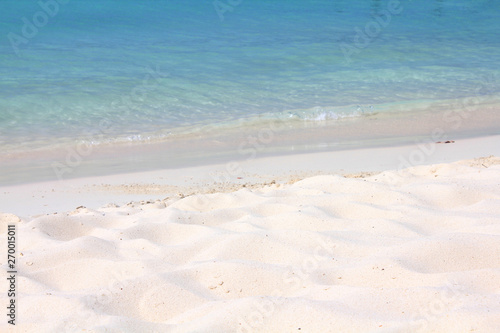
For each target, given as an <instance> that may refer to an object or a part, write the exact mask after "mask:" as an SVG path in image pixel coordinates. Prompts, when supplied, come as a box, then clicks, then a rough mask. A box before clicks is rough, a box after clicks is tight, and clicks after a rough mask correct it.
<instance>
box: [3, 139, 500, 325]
mask: <svg viewBox="0 0 500 333" xmlns="http://www.w3.org/2000/svg"><path fill="white" fill-rule="evenodd" d="M452 146H453V145H447V146H446V147H444V146H443V148H438V149H452V148H451V147H452ZM455 147H456V146H455ZM490 148H491V147H490ZM479 150H480V148H479V147H478V149H477V151H479ZM472 151H473V150H470V152H472ZM345 154H349V153H347V152H345ZM357 154H358V156H359V152H358V153H357ZM443 154H444V153H443ZM344 156H346V155H344ZM365 156H366V154H365ZM281 160H282V161H284V163H287V162H286V161H287V158H281ZM392 163H393V164H394V161H393V162H392ZM246 166H247V168H246V170H247V173H250V171H248V170H251V169H250V165H249V164H247V165H246ZM337 166H338V165H337ZM379 166H380V165H379ZM323 169H326V168H323ZM354 169H356V168H354ZM311 170H312V169H311ZM327 171H328V170H327ZM354 171H355V172H357V171H359V170H353V172H354ZM365 171H372V169H367V170H365ZM172 172H173V171H172ZM358 176H360V175H351V176H350V177H342V176H339V175H320V176H313V177H309V178H305V179H303V180H300V181H297V182H295V183H292V184H279V183H280V181H277V183H278V184H272V185H269V186H250V185H251V184H249V185H248V186H247V187H246V188H241V189H239V190H237V191H236V192H227V193H222V192H218V193H212V194H195V195H190V196H186V197H184V198H180V197H179V196H170V197H169V198H165V199H158V200H151V201H150V202H143V203H140V202H135V203H130V204H120V205H119V206H117V205H108V206H105V207H102V208H99V209H91V208H79V209H75V210H73V211H70V212H65V213H63V212H58V213H57V214H49V215H45V214H44V215H40V216H31V217H30V216H29V215H33V214H31V213H23V212H21V213H19V208H20V207H21V206H22V205H24V206H25V207H26V206H27V205H29V203H28V202H24V203H18V204H17V205H13V206H12V207H13V209H12V210H8V209H3V210H4V211H8V212H14V213H17V215H20V216H21V219H19V218H18V217H16V216H14V215H11V214H3V215H1V217H0V220H1V225H0V231H1V233H2V235H3V236H2V238H1V240H2V244H0V246H1V248H2V249H5V248H6V244H5V237H4V235H5V234H6V230H7V228H6V224H7V223H15V224H16V226H17V236H18V243H17V249H18V270H19V273H18V275H17V279H18V284H17V288H18V290H19V292H20V294H19V295H18V297H17V300H18V303H19V307H18V314H17V326H16V329H17V331H19V332H24V331H26V332H64V331H75V332H76V331H78V332H81V331H86V332H89V331H90V332H123V331H136V332H154V331H156V332H165V331H168V332H235V331H239V332H253V331H255V332H338V331H342V332H375V331H377V332H401V331H411V332H413V331H422V332H429V331H431V332H452V331H453V332H469V331H479V332H498V331H499V330H500V282H499V281H500V158H498V157H489V158H481V159H474V160H467V161H461V162H454V163H446V164H434V165H423V166H416V167H412V168H409V169H405V170H393V171H385V172H382V173H375V174H373V175H371V176H366V177H364V178H363V177H359V178H353V177H358ZM245 177H250V176H249V175H248V174H246V176H245ZM264 178H265V177H264ZM271 178H272V177H271ZM178 181H183V180H182V179H178ZM200 181H201V180H200ZM244 181H245V179H243V180H241V182H244ZM266 181H268V180H266ZM283 181H284V180H283ZM80 182H88V180H80ZM142 182H143V185H140V184H136V185H134V186H132V185H131V186H123V183H122V186H121V187H116V186H115V185H113V184H114V180H110V181H109V182H108V184H109V185H106V186H101V187H93V188H92V187H91V189H90V190H88V191H87V192H88V193H86V194H85V193H84V194H82V201H85V200H88V197H89V196H92V195H95V196H96V197H97V199H96V201H95V202H99V200H104V199H109V198H110V196H115V197H116V196H118V193H122V194H123V193H124V191H125V192H127V191H128V196H125V197H126V199H130V198H131V197H132V196H142V195H144V196H146V197H149V198H154V197H155V195H154V192H155V191H159V192H161V193H163V192H164V191H167V189H166V188H165V187H161V186H160V187H155V186H153V185H152V184H151V183H149V186H146V185H144V184H146V183H147V179H146V180H145V179H142ZM254 183H258V182H257V181H254ZM72 184H76V183H72ZM92 184H93V185H95V184H99V183H98V182H96V181H94V182H93V183H92ZM92 184H91V185H92ZM177 185H178V184H177ZM177 185H176V186H177ZM37 186H41V187H43V186H45V187H44V191H47V184H45V185H43V186H42V185H37ZM141 186H142V187H141ZM162 186H166V185H162ZM189 186H191V188H192V187H193V186H194V185H192V184H191V185H189ZM189 186H185V187H184V189H183V190H186V189H188V187H189ZM234 186H236V187H234ZM238 187H241V184H240V185H237V184H236V185H234V184H233V187H231V186H229V187H226V188H224V190H227V191H229V190H230V189H231V188H238ZM19 188H22V187H18V189H19ZM105 188H108V190H109V191H108V192H106V191H105ZM178 189H179V187H175V186H174V187H172V188H170V189H168V191H170V192H175V191H177V190H178ZM2 191H3V192H4V193H5V192H10V194H11V196H10V197H13V196H12V193H17V195H18V196H19V198H20V197H21V194H20V193H21V192H15V191H16V188H14V187H12V188H9V189H3V190H2ZM39 191H41V190H39ZM58 191H59V190H58ZM61 191H62V190H61ZM77 191H80V192H82V191H83V192H85V191H84V190H83V187H78V188H74V189H73V192H72V193H73V194H74V193H76V192H77ZM120 191H121V192H120ZM168 191H167V192H168ZM193 191H194V192H198V193H199V192H200V190H198V191H196V190H193ZM37 193H40V192H37ZM56 193H57V195H58V200H59V201H64V193H63V192H56ZM67 193H69V191H67ZM103 193H105V194H103ZM183 194H190V193H187V192H186V193H183ZM125 197H121V199H124V198H125ZM156 197H157V198H164V196H161V195H160V194H159V195H156ZM71 198H72V197H71V196H70V202H71V200H73V199H71ZM53 199H54V200H55V199H56V197H54V198H53ZM121 199H120V200H121ZM51 200H52V199H51ZM120 200H117V201H120ZM39 202H41V201H39ZM39 202H38V203H39ZM108 202H110V201H108ZM71 203H72V202H71ZM61 207H63V206H57V207H54V206H50V207H49V209H59V208H61ZM96 207H97V206H96ZM96 207H94V208H96ZM16 211H17V212H16ZM27 211H28V210H27ZM2 253H4V250H2ZM1 260H2V261H1V263H2V267H3V268H4V269H5V270H6V262H5V258H4V255H2V259H1ZM2 281H3V282H2V284H1V285H0V287H1V288H2V289H1V290H2V292H3V290H6V289H7V285H6V281H5V279H4V278H2ZM2 299H4V298H2ZM2 303H4V302H3V301H2ZM3 316H4V319H3V320H2V322H1V323H0V325H1V326H0V330H2V331H5V330H7V329H9V330H10V329H11V327H9V325H7V324H6V319H5V315H3Z"/></svg>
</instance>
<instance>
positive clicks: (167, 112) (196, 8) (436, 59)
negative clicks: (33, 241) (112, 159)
mask: <svg viewBox="0 0 500 333" xmlns="http://www.w3.org/2000/svg"><path fill="white" fill-rule="evenodd" d="M0 6H1V7H2V10H1V11H0V35H1V39H0V61H1V66H0V146H1V147H3V148H2V150H3V151H4V152H6V151H15V150H19V149H32V148H40V147H47V146H51V145H54V144H59V143H62V142H72V141H75V140H76V141H78V140H82V139H85V138H91V139H89V140H91V141H92V143H93V144H96V145H97V144H99V143H101V141H102V142H114V141H138V142H140V141H148V140H161V139H164V138H169V137H170V136H173V135H175V134H176V133H184V134H185V133H191V132H192V133H195V132H199V130H200V128H203V127H204V126H207V125H208V126H220V125H224V124H226V125H227V126H232V125H231V124H238V126H241V125H242V124H245V123H246V122H248V123H251V122H252V121H254V120H255V119H260V118H262V117H267V118H273V117H275V118H282V119H283V118H286V119H290V120H294V121H304V122H322V121H334V120H335V119H338V118H343V117H361V116H363V115H364V114H367V113H368V114H369V113H371V112H409V111H411V109H412V107H411V105H413V104H415V103H416V104H418V103H419V102H421V101H434V100H436V101H439V100H449V99H461V98H466V97H470V96H498V95H499V94H500V84H499V80H500V35H499V31H500V19H499V18H500V1H494V0H462V1H458V0H457V1H452V0H433V1H431V0H429V1H400V2H398V1H392V0H391V1H390V0H359V1H351V0H335V1H331V0H311V1H298V0H275V1H260V0H256V1H250V0H220V1H212V0H207V1H194V0H193V1H191V0H170V1H164V0H154V1H153V0H140V1H139V0H133V1H131V0H99V1H96V0H85V1H83V0H64V1H63V0H60V1H56V0H52V1H50V0H49V1H47V0H42V1H40V2H37V1H34V0H33V1H28V0H5V1H2V2H1V4H0ZM403 106H404V107H403ZM96 134H99V135H96Z"/></svg>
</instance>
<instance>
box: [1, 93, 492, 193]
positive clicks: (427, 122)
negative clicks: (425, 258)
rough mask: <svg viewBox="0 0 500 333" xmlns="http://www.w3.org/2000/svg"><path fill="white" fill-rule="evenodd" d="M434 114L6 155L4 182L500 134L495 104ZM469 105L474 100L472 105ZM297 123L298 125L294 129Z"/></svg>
mask: <svg viewBox="0 0 500 333" xmlns="http://www.w3.org/2000/svg"><path fill="white" fill-rule="evenodd" d="M462 103H463V105H462V107H461V108H458V109H449V108H448V109H447V108H445V107H439V105H438V104H429V105H427V104H425V105H426V106H425V107H424V106H422V108H423V109H426V108H430V107H431V106H432V110H433V111H432V112H430V111H427V112H423V113H420V112H417V113H408V114H397V113H396V114H389V113H388V114H385V113H374V114H367V115H364V116H362V117H355V118H343V119H340V120H335V121H329V122H305V121H298V122H292V123H289V122H287V121H284V122H283V121H278V120H262V121H261V122H258V123H255V124H254V126H253V127H241V128H237V127H235V128H233V129H231V130H227V131H218V130H216V129H211V130H209V131H207V132H200V133H198V134H191V135H186V136H181V137H179V138H178V139H175V140H165V141H161V142H149V143H128V144H125V143H121V144H103V145H97V146H93V145H89V144H88V143H87V142H85V141H81V142H74V143H72V144H67V145H65V146H61V147H60V148H58V149H42V150H34V151H29V152H25V153H23V152H18V153H15V154H13V153H10V154H5V153H4V154H3V156H1V157H2V160H3V163H2V165H0V186H1V185H15V184H22V183H30V182H40V181H53V180H60V179H70V178H82V177H89V176H99V175H113V174H118V173H131V172H139V171H153V170H161V169H169V168H170V169H171V168H181V167H192V166H201V165H210V164H217V163H225V162H228V161H245V160H249V159H254V158H256V157H268V156H286V155H291V154H297V153H300V154H302V153H320V152H328V151H329V152H335V151H340V150H352V149H365V148H380V147H390V146H403V145H408V144H412V143H421V144H432V142H436V141H446V140H458V139H460V140H462V139H468V138H474V137H481V136H489V135H496V134H498V133H500V128H499V126H500V125H499V124H500V112H497V111H499V109H498V106H497V105H496V104H494V103H490V102H488V103H486V104H485V102H484V101H483V103H482V104H481V103H479V102H476V104H473V105H472V106H470V105H469V106H467V105H466V104H467V103H466V102H465V101H462ZM469 103H470V102H469ZM291 124H294V125H293V126H292V125H291Z"/></svg>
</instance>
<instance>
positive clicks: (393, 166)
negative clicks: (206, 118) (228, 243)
mask: <svg viewBox="0 0 500 333" xmlns="http://www.w3.org/2000/svg"><path fill="white" fill-rule="evenodd" d="M498 142H500V136H499V135H497V136H487V137H478V138H468V139H459V140H458V139H457V140H455V141H454V142H453V143H450V144H445V143H440V144H438V143H435V142H431V143H425V144H424V143H416V144H409V145H408V144H407V145H401V146H391V147H375V148H360V149H351V150H337V151H327V152H315V153H308V154H303V153H302V154H290V155H281V156H279V155H278V156H257V157H256V158H254V159H247V160H243V161H238V160H232V161H228V162H225V163H214V164H208V165H202V166H192V167H187V168H170V169H159V170H152V171H142V172H135V173H119V174H114V175H102V176H92V177H81V178H71V179H66V180H61V181H46V182H33V183H26V184H20V185H11V186H2V187H0V211H2V212H5V213H14V214H16V215H20V216H23V217H28V216H33V215H38V214H52V213H55V212H63V211H70V210H72V209H74V208H75V207H78V206H86V207H89V208H90V207H91V208H94V209H97V208H98V207H101V206H103V205H106V204H110V203H114V204H118V205H122V204H125V203H127V202H130V201H141V200H142V201H148V200H156V199H161V198H165V197H182V196H185V195H190V194H197V193H200V192H219V191H222V192H227V191H233V190H237V189H239V188H242V187H243V186H247V187H258V186H262V185H265V184H270V183H271V182H273V181H274V182H275V183H277V184H285V183H288V182H292V181H296V180H299V179H303V178H306V177H308V176H313V175H319V174H340V175H343V174H356V173H374V172H382V171H385V170H400V169H405V168H408V167H412V166H417V165H430V164H436V163H450V162H455V161H458V160H466V159H473V158H479V157H487V156H491V155H495V156H500V145H498Z"/></svg>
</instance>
